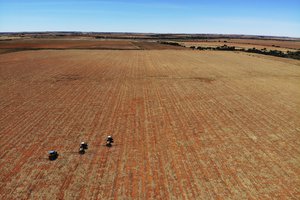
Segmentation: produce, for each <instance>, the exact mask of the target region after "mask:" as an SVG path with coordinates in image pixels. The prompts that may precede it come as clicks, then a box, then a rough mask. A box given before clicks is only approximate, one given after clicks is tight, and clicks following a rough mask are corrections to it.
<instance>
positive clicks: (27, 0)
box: [0, 0, 300, 37]
mask: <svg viewBox="0 0 300 200" xmlns="http://www.w3.org/2000/svg"><path fill="white" fill-rule="evenodd" d="M18 31H99V32H147V33H149V32H151V33H223V34H251V35H273V36H291V37H300V0H252V1H250V0H198V1H196V0H191V1H189V0H186V1H184V0H182V1H180V0H173V1H171V0H160V1H159V0H151V1H150V0H144V1H138V0H131V1H126V0H0V32H18Z"/></svg>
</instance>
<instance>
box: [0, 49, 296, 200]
mask: <svg viewBox="0 0 300 200" xmlns="http://www.w3.org/2000/svg"><path fill="white" fill-rule="evenodd" d="M272 58H273V57H266V56H260V55H256V56H250V54H244V53H235V52H217V51H185V50H182V51H176V50H164V51H161V50H153V51H141V50H130V51H124V50H122V51H119V50H114V51H110V50H93V51H91V50H42V51H24V52H15V53H7V54H2V55H0V136H1V142H0V199H272V198H277V199H299V198H300V189H299V188H300V90H299V86H300V62H298V61H293V62H290V60H287V59H281V58H276V59H275V58H274V59H272ZM107 135H113V137H114V138H115V142H116V143H115V145H114V146H113V147H112V148H107V147H105V146H103V144H104V140H105V137H106V136H107ZM83 140H84V141H87V142H88V143H89V146H90V148H89V149H88V151H87V153H86V154H85V155H83V156H80V155H79V154H78V153H77V151H78V147H79V144H80V142H81V141H83ZM51 149H55V150H57V151H58V152H59V153H60V157H59V158H58V160H56V161H49V160H48V159H47V151H48V150H51Z"/></svg>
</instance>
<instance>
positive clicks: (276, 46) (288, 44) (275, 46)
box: [182, 39, 300, 51]
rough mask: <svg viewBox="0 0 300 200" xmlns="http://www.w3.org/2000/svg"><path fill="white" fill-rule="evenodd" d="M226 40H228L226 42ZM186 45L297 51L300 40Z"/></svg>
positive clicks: (192, 44) (231, 40)
mask: <svg viewBox="0 0 300 200" xmlns="http://www.w3.org/2000/svg"><path fill="white" fill-rule="evenodd" d="M224 41H226V42H224ZM182 43H183V44H184V45H186V46H203V47H217V46H222V45H224V44H226V45H228V46H235V47H237V48H247V49H248V48H253V47H255V48H257V49H263V48H266V49H268V50H280V51H295V50H299V49H300V41H288V40H287V41H283V40H254V39H219V40H215V39H214V40H202V41H201V40H199V41H189V42H182Z"/></svg>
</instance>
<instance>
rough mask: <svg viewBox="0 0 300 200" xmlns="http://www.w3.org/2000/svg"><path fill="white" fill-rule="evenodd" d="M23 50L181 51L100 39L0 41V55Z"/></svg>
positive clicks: (169, 46) (168, 47)
mask: <svg viewBox="0 0 300 200" xmlns="http://www.w3.org/2000/svg"><path fill="white" fill-rule="evenodd" d="M23 49H26V50H28V49H102V50H105V49H107V50H137V49H140V50H143V49H147V50H151V49H183V47H176V46H171V45H163V44H159V43H157V42H155V41H133V40H102V39H85V40H79V39H18V40H9V41H0V53H1V52H7V51H9V50H10V51H13V50H15V51H17V50H23Z"/></svg>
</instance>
